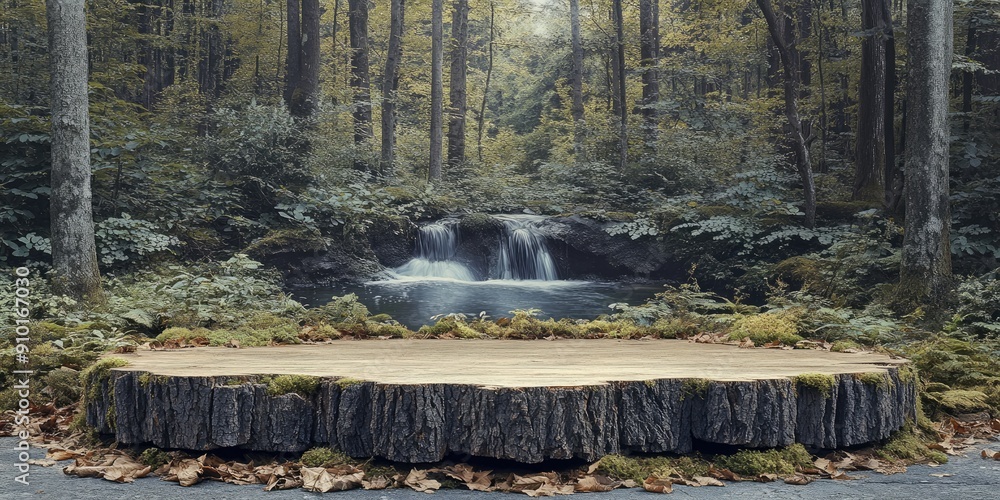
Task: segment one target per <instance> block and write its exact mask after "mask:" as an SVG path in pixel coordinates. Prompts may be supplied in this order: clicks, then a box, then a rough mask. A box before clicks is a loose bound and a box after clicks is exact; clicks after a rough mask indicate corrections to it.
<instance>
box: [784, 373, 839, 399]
mask: <svg viewBox="0 0 1000 500" xmlns="http://www.w3.org/2000/svg"><path fill="white" fill-rule="evenodd" d="M792 382H793V383H794V384H795V385H797V386H801V387H809V388H811V389H816V390H817V391H819V392H820V394H822V395H824V396H829V395H830V392H831V391H833V388H834V387H835V386H836V385H837V379H836V378H835V377H834V376H833V375H827V374H825V373H803V374H802V375H796V376H795V377H792Z"/></svg>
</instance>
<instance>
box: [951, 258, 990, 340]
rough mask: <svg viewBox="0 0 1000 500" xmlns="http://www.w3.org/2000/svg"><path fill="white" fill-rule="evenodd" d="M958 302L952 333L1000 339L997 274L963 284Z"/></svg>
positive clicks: (958, 294) (965, 281) (971, 279)
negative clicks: (958, 332)
mask: <svg viewBox="0 0 1000 500" xmlns="http://www.w3.org/2000/svg"><path fill="white" fill-rule="evenodd" d="M957 299H958V308H957V311H956V313H955V317H954V320H953V322H952V323H951V324H950V325H949V326H948V329H949V330H951V331H960V332H962V333H966V334H969V335H973V336H976V337H979V338H991V339H1000V280H997V279H996V275H995V272H994V273H990V274H988V275H986V276H981V277H978V278H969V279H966V280H963V281H962V282H960V283H959V285H958V288H957Z"/></svg>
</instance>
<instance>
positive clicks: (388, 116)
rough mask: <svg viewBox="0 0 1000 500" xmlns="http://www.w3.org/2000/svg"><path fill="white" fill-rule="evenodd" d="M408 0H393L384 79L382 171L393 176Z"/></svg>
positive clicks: (383, 173)
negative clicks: (398, 94)
mask: <svg viewBox="0 0 1000 500" xmlns="http://www.w3.org/2000/svg"><path fill="white" fill-rule="evenodd" d="M405 8H406V0H392V5H391V7H390V13H389V52H388V53H387V54H386V58H385V75H383V81H382V159H381V161H382V165H381V173H382V175H385V176H391V175H392V170H393V163H394V162H395V159H396V152H395V149H396V91H397V90H398V89H399V63H400V60H401V59H402V58H403V18H404V12H405Z"/></svg>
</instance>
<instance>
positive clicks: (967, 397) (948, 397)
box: [923, 384, 990, 415]
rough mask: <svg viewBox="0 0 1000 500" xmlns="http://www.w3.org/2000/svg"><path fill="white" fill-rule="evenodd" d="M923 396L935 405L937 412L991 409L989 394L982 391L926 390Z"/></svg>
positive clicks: (965, 411) (951, 412)
mask: <svg viewBox="0 0 1000 500" xmlns="http://www.w3.org/2000/svg"><path fill="white" fill-rule="evenodd" d="M942 385H943V384H942ZM945 387H947V386H945ZM923 397H924V398H925V399H927V400H928V402H929V403H931V404H932V405H933V406H934V410H935V412H945V413H949V414H952V415H954V414H960V413H976V412H980V411H988V410H990V402H989V396H987V395H986V393H984V392H982V391H974V390H966V389H951V390H945V391H940V392H931V391H929V390H928V391H927V392H924V394H923Z"/></svg>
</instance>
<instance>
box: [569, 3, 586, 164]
mask: <svg viewBox="0 0 1000 500" xmlns="http://www.w3.org/2000/svg"><path fill="white" fill-rule="evenodd" d="M569 24H570V36H571V38H572V43H571V45H572V51H573V73H572V77H571V82H570V91H571V92H572V93H573V107H572V116H573V152H574V153H575V154H576V159H577V161H580V160H585V159H586V149H585V147H584V144H583V136H584V109H583V39H582V37H581V36H580V0H569Z"/></svg>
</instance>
